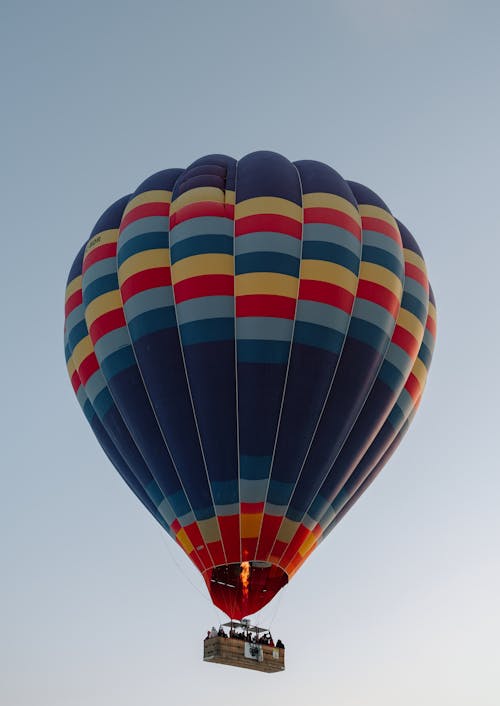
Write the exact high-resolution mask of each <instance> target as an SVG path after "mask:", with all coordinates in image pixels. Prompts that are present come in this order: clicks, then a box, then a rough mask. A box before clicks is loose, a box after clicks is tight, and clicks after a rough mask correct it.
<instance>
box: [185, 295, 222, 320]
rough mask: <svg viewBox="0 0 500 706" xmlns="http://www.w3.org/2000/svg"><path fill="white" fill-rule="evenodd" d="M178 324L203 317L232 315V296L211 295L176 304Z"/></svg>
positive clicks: (211, 317) (216, 317) (214, 317)
mask: <svg viewBox="0 0 500 706" xmlns="http://www.w3.org/2000/svg"><path fill="white" fill-rule="evenodd" d="M175 310H176V313H177V320H178V322H179V324H186V323H189V322H191V321H202V320H203V319H219V318H229V317H234V297H226V296H213V297H198V298H196V299H188V300H187V301H184V302H181V303H180V304H177V306H176V309H175Z"/></svg>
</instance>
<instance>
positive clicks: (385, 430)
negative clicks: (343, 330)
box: [282, 287, 436, 576]
mask: <svg viewBox="0 0 500 706" xmlns="http://www.w3.org/2000/svg"><path fill="white" fill-rule="evenodd" d="M435 335H436V308H435V300H434V295H433V293H432V290H431V289H430V287H429V304H428V311H427V318H426V325H425V332H424V336H423V339H422V341H421V344H420V348H419V352H418V356H417V358H416V360H415V362H414V364H413V367H412V369H411V372H410V373H409V375H408V377H407V380H406V383H405V386H404V388H403V390H402V392H401V393H400V395H399V397H398V399H397V401H396V403H395V405H394V407H393V410H392V411H391V413H390V414H389V416H388V417H387V419H386V421H385V423H384V425H383V426H382V428H381V429H380V431H379V433H378V434H377V436H376V438H375V439H374V441H373V442H372V444H371V446H370V447H369V448H368V450H367V452H366V453H365V455H364V456H363V458H362V459H361V460H360V462H359V463H358V465H357V467H356V468H355V470H354V471H353V473H352V474H351V476H350V478H349V479H348V480H347V482H346V483H345V485H344V487H343V488H342V490H341V491H340V492H339V493H338V494H337V496H336V498H335V500H334V501H333V503H332V505H330V507H329V508H328V509H327V510H326V512H324V515H323V517H322V518H321V525H319V524H318V525H316V527H315V528H314V532H313V533H312V535H310V536H308V537H307V538H306V541H305V542H304V543H303V544H302V545H301V546H300V548H299V549H298V550H297V552H296V553H295V556H294V557H293V558H292V559H291V560H290V562H289V563H288V565H287V566H286V567H285V566H283V567H282V568H283V569H284V570H285V571H287V573H288V574H289V575H290V576H291V575H292V574H293V573H295V572H296V571H297V569H298V568H299V567H300V566H301V565H302V564H303V563H304V561H305V560H306V559H307V557H308V556H309V555H310V554H311V552H312V551H313V550H314V549H315V548H316V546H317V544H318V543H319V542H321V541H323V540H324V539H325V538H326V537H327V536H328V534H329V533H330V532H331V531H332V530H333V529H334V527H336V525H337V524H338V522H339V521H340V520H341V519H342V517H344V515H345V514H346V513H347V511H348V510H349V509H350V508H351V507H352V505H353V504H354V503H355V502H356V500H357V499H358V498H359V497H360V495H362V493H363V492H364V491H365V490H366V489H367V488H368V487H369V486H370V485H371V483H372V482H373V481H374V480H375V478H376V476H377V475H378V473H379V472H380V471H381V470H382V468H383V467H384V466H385V464H386V463H387V461H388V460H389V458H390V457H391V456H392V454H393V453H394V451H395V450H396V448H397V447H398V445H399V443H400V442H401V440H402V438H403V436H404V434H405V433H406V431H407V429H408V427H409V425H410V424H411V422H412V420H413V418H414V416H415V413H416V411H417V409H418V406H419V404H420V401H421V399H422V394H423V391H424V387H425V383H426V379H427V374H428V371H429V366H430V363H431V360H432V353H433V350H434V345H435ZM312 536H313V537H314V539H311V537H312Z"/></svg>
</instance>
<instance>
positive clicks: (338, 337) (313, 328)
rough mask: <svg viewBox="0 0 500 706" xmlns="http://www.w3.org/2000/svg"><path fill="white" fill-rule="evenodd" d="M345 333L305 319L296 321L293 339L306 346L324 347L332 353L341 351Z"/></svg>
mask: <svg viewBox="0 0 500 706" xmlns="http://www.w3.org/2000/svg"><path fill="white" fill-rule="evenodd" d="M344 337H345V336H344V334H341V333H339V331H335V330H334V329H331V328H328V327H327V326H320V325H319V324H311V323H306V322H305V321H296V322H295V331H294V334H293V340H294V342H296V343H303V344H304V345H306V346H313V347H315V348H323V349H324V350H327V351H331V352H332V353H337V354H338V353H340V350H341V348H342V344H343V342H344Z"/></svg>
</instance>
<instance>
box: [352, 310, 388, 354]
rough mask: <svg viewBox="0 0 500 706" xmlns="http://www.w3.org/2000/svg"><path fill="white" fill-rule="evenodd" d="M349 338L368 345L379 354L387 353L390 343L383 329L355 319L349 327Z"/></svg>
mask: <svg viewBox="0 0 500 706" xmlns="http://www.w3.org/2000/svg"><path fill="white" fill-rule="evenodd" d="M349 338H354V339H355V340H357V341H361V342H362V343H366V344H367V345H368V346H370V348H373V349H374V350H376V351H378V352H379V353H385V351H386V349H387V345H388V343H389V337H388V336H387V334H386V333H385V331H382V329H381V328H379V327H378V326H374V325H373V324H370V323H368V321H363V320H362V319H358V318H354V317H353V318H352V319H351V323H350V325H349Z"/></svg>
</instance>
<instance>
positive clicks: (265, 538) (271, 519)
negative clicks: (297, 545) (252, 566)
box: [255, 514, 283, 561]
mask: <svg viewBox="0 0 500 706" xmlns="http://www.w3.org/2000/svg"><path fill="white" fill-rule="evenodd" d="M282 520H283V518H282V517H281V516H276V515H267V514H266V515H264V518H263V520H262V528H261V531H260V538H259V546H258V547H257V552H256V555H255V558H256V559H257V560H258V561H267V559H268V556H269V552H270V551H271V549H272V547H273V542H274V540H275V538H276V535H277V534H278V530H279V528H280V526H281V522H282Z"/></svg>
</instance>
